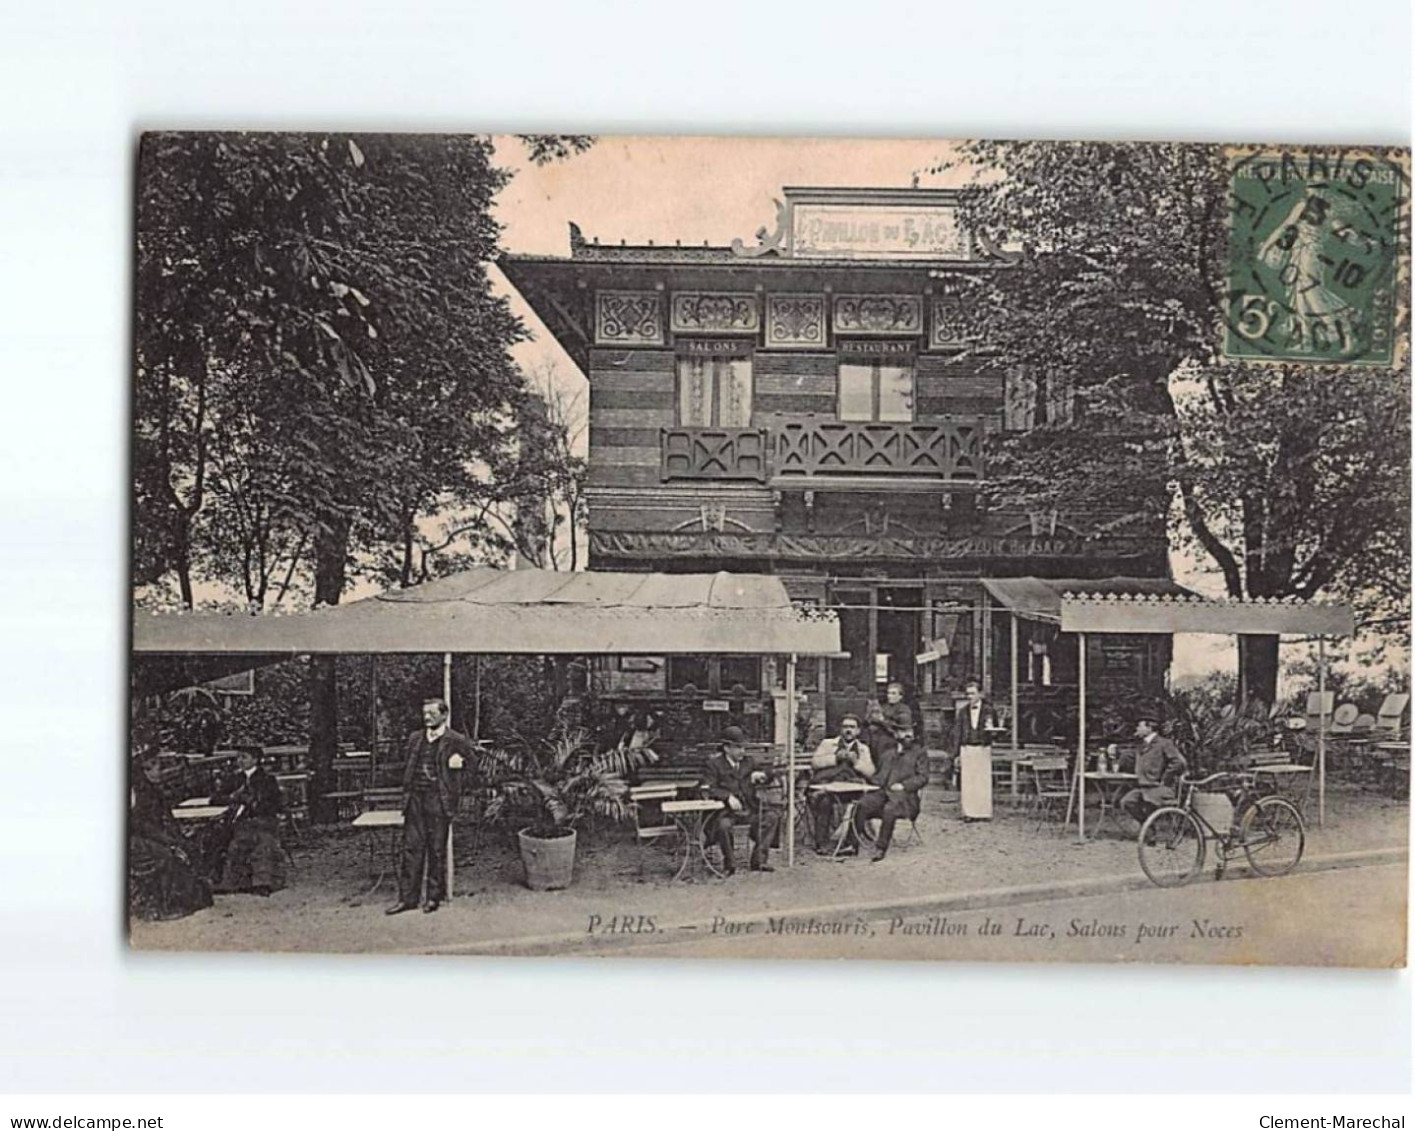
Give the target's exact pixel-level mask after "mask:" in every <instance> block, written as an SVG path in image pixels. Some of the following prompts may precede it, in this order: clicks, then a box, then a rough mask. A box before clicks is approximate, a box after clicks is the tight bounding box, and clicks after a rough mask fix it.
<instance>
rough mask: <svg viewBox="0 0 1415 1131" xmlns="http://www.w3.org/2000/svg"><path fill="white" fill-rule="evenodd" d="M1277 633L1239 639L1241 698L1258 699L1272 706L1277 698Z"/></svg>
mask: <svg viewBox="0 0 1415 1131" xmlns="http://www.w3.org/2000/svg"><path fill="white" fill-rule="evenodd" d="M1277 645H1278V638H1277V637H1276V636H1240V637H1239V638H1238V695H1239V701H1240V702H1243V701H1246V700H1250V699H1259V700H1261V701H1262V702H1264V703H1267V704H1268V705H1269V706H1271V705H1272V704H1273V703H1274V702H1276V701H1277Z"/></svg>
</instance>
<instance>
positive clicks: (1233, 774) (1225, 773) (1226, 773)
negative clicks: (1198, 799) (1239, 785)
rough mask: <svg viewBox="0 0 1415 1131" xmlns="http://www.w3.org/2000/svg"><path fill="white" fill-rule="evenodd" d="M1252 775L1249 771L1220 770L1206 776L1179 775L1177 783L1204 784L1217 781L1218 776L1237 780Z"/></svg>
mask: <svg viewBox="0 0 1415 1131" xmlns="http://www.w3.org/2000/svg"><path fill="white" fill-rule="evenodd" d="M1252 776H1253V775H1252V774H1251V773H1245V772H1243V771H1240V770H1220V771H1219V772H1218V773H1216V774H1210V775H1209V776H1208V777H1206V778H1189V777H1181V778H1180V779H1179V784H1180V785H1190V786H1205V785H1209V784H1210V783H1212V782H1216V781H1218V780H1219V779H1220V778H1237V779H1238V780H1239V781H1242V780H1243V779H1244V778H1250V777H1252Z"/></svg>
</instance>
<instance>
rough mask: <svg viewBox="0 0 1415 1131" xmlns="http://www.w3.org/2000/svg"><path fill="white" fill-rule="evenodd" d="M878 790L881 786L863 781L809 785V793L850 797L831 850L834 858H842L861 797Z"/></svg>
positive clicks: (843, 797)
mask: <svg viewBox="0 0 1415 1131" xmlns="http://www.w3.org/2000/svg"><path fill="white" fill-rule="evenodd" d="M878 791H879V786H877V785H870V784H869V783H868V782H862V781H827V782H821V783H820V784H819V785H813V786H810V787H808V789H807V792H808V793H830V794H834V795H835V796H836V797H837V798H841V799H845V798H848V799H849V800H847V801H845V811H844V812H843V813H842V814H841V816H840V824H839V825H838V826H837V827H838V829H839V832H837V833H836V836H835V844H834V846H833V847H832V848H831V850H830V858H831V859H832V860H839V859H840V855H841V853H842V851H844V848H845V842H846V841H847V840H849V839H850V832H851V830H852V829H853V828H854V824H855V814H856V812H858V811H859V808H860V798H862V797H863V796H864V795H865V794H867V793H877V792H878Z"/></svg>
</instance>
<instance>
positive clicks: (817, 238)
mask: <svg viewBox="0 0 1415 1131" xmlns="http://www.w3.org/2000/svg"><path fill="white" fill-rule="evenodd" d="M791 254H792V255H793V256H797V257H799V258H802V259H808V258H819V259H925V260H938V259H945V260H947V259H966V258H968V255H969V248H968V240H967V238H966V236H965V234H964V231H963V228H962V227H961V225H960V224H959V222H958V209H957V205H956V204H955V203H954V202H952V201H944V200H939V199H937V198H936V197H935V198H934V199H930V200H928V201H927V203H924V202H920V201H904V200H900V199H898V197H897V195H896V194H885V193H879V194H867V195H866V194H858V193H857V194H855V197H854V199H829V198H822V199H811V198H807V199H794V200H793V201H792V206H791Z"/></svg>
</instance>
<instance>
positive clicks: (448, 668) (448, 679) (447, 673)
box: [442, 652, 457, 900]
mask: <svg viewBox="0 0 1415 1131" xmlns="http://www.w3.org/2000/svg"><path fill="white" fill-rule="evenodd" d="M442 701H443V702H444V703H446V704H447V719H448V722H449V723H450V722H451V720H453V719H455V718H456V717H457V716H456V715H454V714H453V713H452V653H451V652H444V653H442ZM456 820H457V814H455V813H453V814H452V815H451V818H450V819H449V820H448V822H447V898H448V900H451V898H452V897H453V896H454V895H456V894H457V893H456V892H455V891H454V890H453V884H452V878H453V874H454V871H455V869H454V868H453V866H452V826H453V825H454V824H455V823H456Z"/></svg>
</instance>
